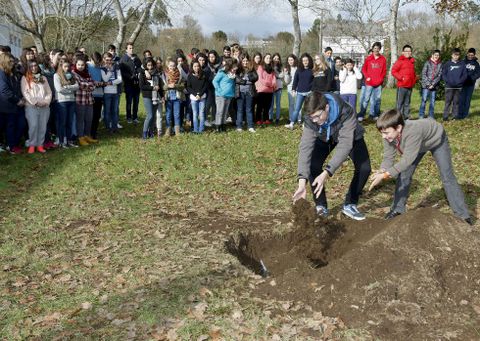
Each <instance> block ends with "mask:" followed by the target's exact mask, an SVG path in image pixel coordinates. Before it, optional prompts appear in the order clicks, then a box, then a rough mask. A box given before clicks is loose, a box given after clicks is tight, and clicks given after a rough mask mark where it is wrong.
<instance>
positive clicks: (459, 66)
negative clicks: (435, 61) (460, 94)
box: [442, 60, 468, 88]
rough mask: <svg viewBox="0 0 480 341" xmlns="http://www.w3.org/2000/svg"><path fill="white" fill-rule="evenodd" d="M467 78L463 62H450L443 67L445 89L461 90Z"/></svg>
mask: <svg viewBox="0 0 480 341" xmlns="http://www.w3.org/2000/svg"><path fill="white" fill-rule="evenodd" d="M467 76H468V75H467V68H466V67H465V63H464V62H463V60H460V61H458V62H454V61H452V60H450V61H448V62H446V63H445V64H444V65H443V70H442V78H443V80H444V81H445V87H446V88H461V87H462V86H463V83H465V81H466V80H467Z"/></svg>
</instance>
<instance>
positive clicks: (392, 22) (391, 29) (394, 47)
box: [387, 0, 400, 88]
mask: <svg viewBox="0 0 480 341" xmlns="http://www.w3.org/2000/svg"><path fill="white" fill-rule="evenodd" d="M399 6H400V0H391V1H390V19H389V22H388V36H389V38H390V67H389V72H388V82H387V87H388V88H393V87H394V85H395V78H394V77H393V76H392V67H393V64H395V62H396V61H397V59H398V54H397V53H398V52H397V51H398V41H397V18H398V7H399Z"/></svg>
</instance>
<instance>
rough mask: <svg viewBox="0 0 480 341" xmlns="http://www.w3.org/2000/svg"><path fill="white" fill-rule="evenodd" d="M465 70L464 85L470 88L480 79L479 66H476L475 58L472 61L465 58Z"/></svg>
mask: <svg viewBox="0 0 480 341" xmlns="http://www.w3.org/2000/svg"><path fill="white" fill-rule="evenodd" d="M465 68H466V69H467V80H466V81H465V83H464V85H467V86H472V85H475V82H476V81H477V79H478V78H480V65H479V64H478V60H477V57H474V58H473V59H472V60H468V59H467V58H465Z"/></svg>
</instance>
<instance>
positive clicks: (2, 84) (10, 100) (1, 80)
mask: <svg viewBox="0 0 480 341" xmlns="http://www.w3.org/2000/svg"><path fill="white" fill-rule="evenodd" d="M21 99H22V96H21V94H20V93H19V91H18V87H17V82H16V81H15V78H14V77H13V76H7V74H6V73H5V72H4V71H3V70H0V112H2V113H14V112H16V111H17V109H18V107H17V103H18V101H20V100H21Z"/></svg>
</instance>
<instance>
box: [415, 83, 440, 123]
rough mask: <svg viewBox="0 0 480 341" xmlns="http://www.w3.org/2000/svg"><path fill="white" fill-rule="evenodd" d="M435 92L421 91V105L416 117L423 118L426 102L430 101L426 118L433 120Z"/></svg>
mask: <svg viewBox="0 0 480 341" xmlns="http://www.w3.org/2000/svg"><path fill="white" fill-rule="evenodd" d="M436 93H437V92H436V91H435V90H430V89H422V103H421V104H420V109H419V110H418V117H419V118H424V117H425V109H426V107H427V101H428V100H430V108H429V109H428V116H430V117H431V118H434V113H435V94H436Z"/></svg>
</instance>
